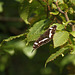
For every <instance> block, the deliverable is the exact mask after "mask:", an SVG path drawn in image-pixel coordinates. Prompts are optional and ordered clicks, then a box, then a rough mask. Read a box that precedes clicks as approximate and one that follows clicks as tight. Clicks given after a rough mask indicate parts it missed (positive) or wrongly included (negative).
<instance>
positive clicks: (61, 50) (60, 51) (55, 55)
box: [45, 47, 68, 67]
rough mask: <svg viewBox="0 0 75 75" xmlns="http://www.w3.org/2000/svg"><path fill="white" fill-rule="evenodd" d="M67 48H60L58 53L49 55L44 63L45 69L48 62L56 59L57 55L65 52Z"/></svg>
mask: <svg viewBox="0 0 75 75" xmlns="http://www.w3.org/2000/svg"><path fill="white" fill-rule="evenodd" d="M67 49H68V47H65V48H61V49H60V50H59V51H57V52H56V53H54V54H52V55H50V57H49V58H48V59H47V61H46V63H45V67H46V65H47V63H48V62H50V61H52V60H54V59H55V58H56V57H58V56H59V55H61V54H62V53H63V52H64V51H65V50H67Z"/></svg>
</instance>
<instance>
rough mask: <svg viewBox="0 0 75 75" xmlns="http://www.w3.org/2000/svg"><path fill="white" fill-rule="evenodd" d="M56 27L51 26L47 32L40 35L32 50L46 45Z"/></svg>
mask: <svg viewBox="0 0 75 75" xmlns="http://www.w3.org/2000/svg"><path fill="white" fill-rule="evenodd" d="M56 27H57V26H56V25H54V26H52V27H51V28H49V29H47V31H46V32H45V33H44V34H42V35H41V36H40V37H39V38H38V39H37V40H36V41H35V42H34V44H33V49H37V48H39V47H40V46H42V45H44V44H46V43H48V42H49V41H50V40H51V39H52V38H53V35H54V34H55V31H56Z"/></svg>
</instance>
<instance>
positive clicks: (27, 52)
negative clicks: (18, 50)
mask: <svg viewBox="0 0 75 75" xmlns="http://www.w3.org/2000/svg"><path fill="white" fill-rule="evenodd" d="M32 50H33V46H32V45H30V44H29V45H27V46H26V45H25V48H24V49H23V52H24V54H25V55H26V56H27V57H28V58H33V57H34V55H35V54H36V50H35V51H33V52H32Z"/></svg>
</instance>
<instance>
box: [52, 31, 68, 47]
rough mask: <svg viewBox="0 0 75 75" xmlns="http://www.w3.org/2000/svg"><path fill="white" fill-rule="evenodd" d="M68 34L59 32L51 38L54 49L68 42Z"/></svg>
mask: <svg viewBox="0 0 75 75" xmlns="http://www.w3.org/2000/svg"><path fill="white" fill-rule="evenodd" d="M68 38H69V33H68V32H67V31H59V32H57V33H56V34H55V35H54V37H53V42H54V47H58V46H61V45H63V44H65V43H66V42H67V41H68Z"/></svg>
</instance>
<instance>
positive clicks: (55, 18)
mask: <svg viewBox="0 0 75 75" xmlns="http://www.w3.org/2000/svg"><path fill="white" fill-rule="evenodd" d="M8 4H9V6H8ZM3 5H4V7H3ZM16 5H17V6H16ZM10 6H11V7H12V8H11V9H10V8H9V7H10ZM13 6H14V7H13ZM15 7H16V8H15ZM13 9H14V11H15V12H13ZM16 9H17V10H16ZM10 12H11V13H10ZM18 13H19V14H18ZM2 14H4V17H7V18H1V20H3V21H8V22H7V23H6V22H4V23H5V24H6V26H4V25H3V22H2V21H1V23H0V30H1V33H0V42H1V43H0V59H1V60H0V71H4V70H5V68H6V67H7V66H8V65H7V63H8V60H9V59H10V58H11V57H10V56H12V57H13V56H14V55H15V54H17V53H18V52H20V53H21V52H22V53H23V54H25V55H26V56H27V57H28V58H29V59H32V60H33V57H34V58H35V59H36V57H35V56H36V55H37V53H38V52H36V51H40V52H42V53H43V52H44V53H45V55H44V57H45V58H46V59H47V56H48V59H47V60H46V59H45V58H44V57H43V58H40V59H39V60H43V59H44V61H45V60H46V62H45V66H46V65H47V63H49V62H50V63H49V64H50V66H51V63H52V62H51V61H54V64H55V65H57V67H61V68H63V67H64V66H65V65H68V64H70V63H72V64H73V65H75V59H74V57H75V27H74V26H75V25H74V23H75V20H74V17H75V2H74V0H62V1H61V0H14V1H13V0H12V1H11V3H9V0H7V2H6V1H5V0H4V1H1V2H0V15H1V17H2ZM17 14H18V15H17ZM19 15H20V17H21V18H22V19H20V20H18V19H17V20H16V21H20V22H16V21H15V20H13V19H8V18H9V17H12V16H14V17H15V16H17V17H19ZM11 20H12V21H15V22H14V23H13V22H11V23H10V22H9V21H11ZM23 21H24V22H25V23H24V22H23ZM53 25H57V29H56V33H55V34H54V36H53V42H52V41H50V43H48V44H47V45H44V46H42V47H40V48H38V49H37V50H35V51H34V52H33V53H31V51H32V50H33V48H32V47H33V42H34V41H35V40H37V39H38V38H39V36H40V35H41V34H43V33H44V32H45V31H46V30H47V29H48V28H49V27H51V26H53ZM47 51H50V52H48V54H46V52H47ZM61 54H62V55H64V56H62V57H60V55H61ZM40 55H41V56H43V55H42V54H41V53H40ZM57 57H58V58H57ZM25 59H26V58H25ZM37 59H38V58H37ZM54 59H55V60H54ZM17 60H18V59H17ZM32 60H31V61H32ZM44 61H43V62H44ZM56 61H57V62H56ZM59 61H60V62H59ZM33 63H34V60H33ZM59 63H60V65H59ZM41 65H42V64H41ZM48 67H49V66H48ZM34 70H35V69H34ZM40 72H41V75H44V74H52V75H53V73H52V68H50V67H49V68H47V69H46V70H45V69H41V71H40ZM62 73H63V70H62ZM74 73H75V72H74ZM58 74H59V73H58Z"/></svg>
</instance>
